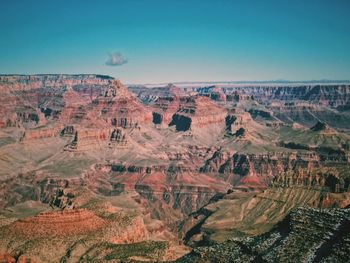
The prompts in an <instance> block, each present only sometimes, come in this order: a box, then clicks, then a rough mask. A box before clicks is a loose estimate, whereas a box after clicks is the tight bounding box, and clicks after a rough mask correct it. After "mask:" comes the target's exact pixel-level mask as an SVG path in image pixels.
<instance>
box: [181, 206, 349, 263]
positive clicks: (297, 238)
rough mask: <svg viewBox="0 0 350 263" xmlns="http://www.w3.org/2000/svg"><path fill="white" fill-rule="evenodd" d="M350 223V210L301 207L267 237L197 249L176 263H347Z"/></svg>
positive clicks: (232, 241) (267, 234) (230, 241)
mask: <svg viewBox="0 0 350 263" xmlns="http://www.w3.org/2000/svg"><path fill="white" fill-rule="evenodd" d="M349 220H350V217H349V209H344V210H341V209H322V210H319V209H312V208H298V209H295V210H294V211H292V212H291V213H290V214H289V215H288V216H287V217H286V218H285V219H284V220H283V221H282V222H280V223H279V224H278V225H277V226H276V227H275V228H274V229H273V230H271V231H270V232H268V233H266V234H264V235H260V236H257V237H253V238H247V239H241V240H229V241H226V242H224V243H222V244H216V245H212V246H204V247H199V248H195V249H194V250H193V251H192V252H191V253H190V254H188V255H186V256H184V257H183V258H181V259H179V260H177V261H176V262H179V263H180V262H252V263H253V262H265V263H268V262H291V259H292V261H293V262H339V263H340V262H346V261H347V260H348V258H347V255H348V254H347V252H348V251H349V249H350V229H349ZM305 244H307V246H305Z"/></svg>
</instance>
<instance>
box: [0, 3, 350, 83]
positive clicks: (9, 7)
mask: <svg viewBox="0 0 350 263" xmlns="http://www.w3.org/2000/svg"><path fill="white" fill-rule="evenodd" d="M0 6H1V8H0V12H1V15H0V29H1V30H0V34H1V35H0V73H1V74H11V73H17V74H34V73H98V74H107V75H111V76H114V77H117V78H120V79H121V80H122V81H124V82H127V83H157V82H174V81H224V80H274V79H289V80H315V79H338V80H339V79H341V80H344V79H350V18H349V12H350V1H348V0H294V1H287V0H274V1H273V0H264V1H262V0H255V1H253V0H242V1H234V0H211V1H208V0H173V1H170V0H125V1H121V0H115V1H105V0H99V1H88V0H71V1H65V0H60V1H48V0H31V1H30V0H2V1H1V2H0ZM114 53H119V55H120V56H121V59H122V60H121V61H122V62H123V63H121V64H122V65H119V66H115V65H111V64H113V63H107V64H109V65H107V64H106V62H107V60H108V56H109V54H114ZM118 59H119V58H118V57H117V58H116V59H115V60H113V61H115V62H118V61H119V60H118ZM111 61H112V60H111V58H110V59H109V62H111Z"/></svg>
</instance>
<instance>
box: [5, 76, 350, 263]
mask: <svg viewBox="0 0 350 263" xmlns="http://www.w3.org/2000/svg"><path fill="white" fill-rule="evenodd" d="M0 94H1V96H0V105H1V106H0V262H108V261H109V262H140V261H153V262H290V259H291V258H294V259H295V260H296V261H295V262H346V260H348V259H347V258H346V255H347V254H348V253H349V249H350V245H349V244H350V243H349V240H350V239H349V235H350V229H349V205H350V125H349V123H350V84H349V83H337V84H332V83H324V84H322V83H321V84H320V83H280V84H278V83H277V84H276V83H251V84H249V85H247V84H245V85H240V84H232V85H231V84H225V85H222V86H221V85H220V84H216V85H215V84H213V85H212V84H208V85H205V84H201V85H195V84H193V83H186V85H174V84H169V85H165V86H149V85H147V86H145V85H129V86H126V85H124V84H123V83H122V82H121V81H120V80H116V79H114V78H112V77H109V76H104V75H94V74H87V75H84V74H81V75H60V74H52V75H30V76H29V75H0ZM305 233H307V234H305ZM317 237H319V238H317ZM303 242H305V244H308V245H307V246H305V247H303V246H302V244H303Z"/></svg>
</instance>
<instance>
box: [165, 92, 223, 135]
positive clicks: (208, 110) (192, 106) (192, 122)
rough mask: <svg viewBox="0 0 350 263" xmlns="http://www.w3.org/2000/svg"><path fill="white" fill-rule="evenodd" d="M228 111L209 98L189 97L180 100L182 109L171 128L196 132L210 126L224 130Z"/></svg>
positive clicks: (172, 122)
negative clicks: (216, 126)
mask: <svg viewBox="0 0 350 263" xmlns="http://www.w3.org/2000/svg"><path fill="white" fill-rule="evenodd" d="M226 116H227V111H226V110H225V109H224V108H222V107H220V106H218V105H217V104H215V103H214V102H212V101H211V100H210V99H209V98H207V97H188V98H182V99H181V100H180V109H179V110H178V111H177V112H176V113H175V114H174V115H173V117H172V121H171V123H170V124H169V126H175V128H176V130H177V131H187V130H190V129H191V130H196V129H200V128H203V127H205V126H208V125H218V126H219V127H220V126H221V127H222V128H224V126H225V118H226Z"/></svg>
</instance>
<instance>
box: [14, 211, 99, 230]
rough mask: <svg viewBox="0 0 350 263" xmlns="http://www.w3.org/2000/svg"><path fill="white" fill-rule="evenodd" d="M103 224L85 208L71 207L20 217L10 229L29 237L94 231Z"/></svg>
mask: <svg viewBox="0 0 350 263" xmlns="http://www.w3.org/2000/svg"><path fill="white" fill-rule="evenodd" d="M104 224H105V222H104V220H103V219H101V218H99V217H98V216H96V215H95V214H94V213H92V212H90V211H88V210H86V209H73V210H63V211H60V212H45V213H41V214H39V215H37V216H35V217H29V218H25V219H20V220H18V221H16V222H14V223H13V224H12V225H11V226H10V231H11V232H12V233H16V234H17V235H21V236H30V237H33V236H38V237H41V236H56V235H59V236H67V235H81V234H87V233H89V232H93V231H96V230H97V229H99V228H101V227H103V225H104Z"/></svg>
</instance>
